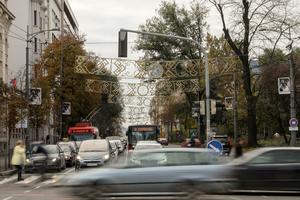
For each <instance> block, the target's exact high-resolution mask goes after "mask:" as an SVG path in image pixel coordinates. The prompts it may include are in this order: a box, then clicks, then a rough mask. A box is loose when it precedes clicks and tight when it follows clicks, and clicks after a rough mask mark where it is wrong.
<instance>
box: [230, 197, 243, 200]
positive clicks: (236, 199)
mask: <svg viewBox="0 0 300 200" xmlns="http://www.w3.org/2000/svg"><path fill="white" fill-rule="evenodd" d="M229 198H230V199H232V200H243V199H241V198H239V197H229Z"/></svg>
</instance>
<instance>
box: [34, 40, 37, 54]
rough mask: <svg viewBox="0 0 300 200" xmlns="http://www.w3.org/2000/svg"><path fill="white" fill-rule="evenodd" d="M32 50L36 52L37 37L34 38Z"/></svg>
mask: <svg viewBox="0 0 300 200" xmlns="http://www.w3.org/2000/svg"><path fill="white" fill-rule="evenodd" d="M34 52H35V53H37V38H36V37H35V38H34Z"/></svg>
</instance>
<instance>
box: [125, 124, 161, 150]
mask: <svg viewBox="0 0 300 200" xmlns="http://www.w3.org/2000/svg"><path fill="white" fill-rule="evenodd" d="M126 135H127V138H128V145H127V146H128V150H132V149H134V147H135V145H136V143H137V142H138V141H140V140H156V141H158V138H159V136H160V128H159V126H157V125H133V126H128V130H127V132H126Z"/></svg>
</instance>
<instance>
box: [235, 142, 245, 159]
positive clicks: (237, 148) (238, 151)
mask: <svg viewBox="0 0 300 200" xmlns="http://www.w3.org/2000/svg"><path fill="white" fill-rule="evenodd" d="M243 145H244V141H243V140H242V139H238V141H237V144H236V145H235V155H234V157H235V158H239V157H241V156H242V155H243Z"/></svg>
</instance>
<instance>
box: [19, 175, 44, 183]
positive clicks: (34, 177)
mask: <svg viewBox="0 0 300 200" xmlns="http://www.w3.org/2000/svg"><path fill="white" fill-rule="evenodd" d="M40 178H42V176H30V177H28V178H26V179H25V180H24V181H20V182H16V183H15V184H28V183H32V182H33V181H36V180H38V179H40Z"/></svg>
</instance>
